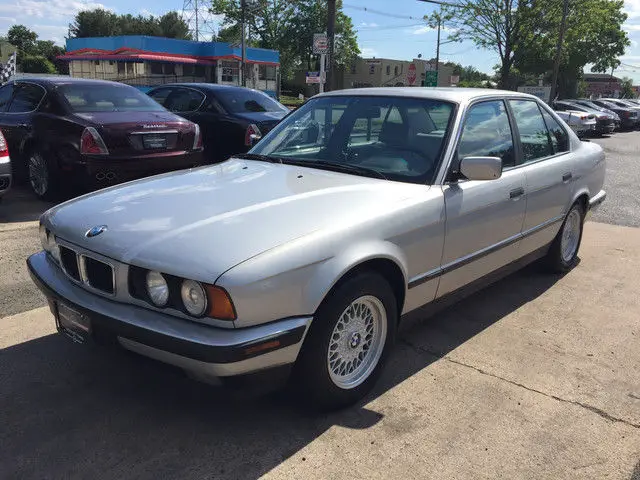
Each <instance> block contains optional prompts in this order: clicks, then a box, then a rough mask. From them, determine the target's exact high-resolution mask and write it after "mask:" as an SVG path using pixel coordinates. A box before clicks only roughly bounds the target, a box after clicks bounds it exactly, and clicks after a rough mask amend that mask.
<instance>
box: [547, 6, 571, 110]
mask: <svg viewBox="0 0 640 480" xmlns="http://www.w3.org/2000/svg"><path fill="white" fill-rule="evenodd" d="M568 14H569V0H564V5H563V7H562V21H561V22H560V32H559V33H558V44H557V45H556V58H555V60H554V62H553V77H552V78H551V95H549V101H551V102H553V101H554V100H555V98H556V95H557V92H558V73H559V72H560V59H561V56H562V42H564V31H565V29H566V27H567V15H568Z"/></svg>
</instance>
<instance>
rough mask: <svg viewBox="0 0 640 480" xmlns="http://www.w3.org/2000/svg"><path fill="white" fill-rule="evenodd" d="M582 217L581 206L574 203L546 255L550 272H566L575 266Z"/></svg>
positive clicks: (582, 208)
mask: <svg viewBox="0 0 640 480" xmlns="http://www.w3.org/2000/svg"><path fill="white" fill-rule="evenodd" d="M584 216H585V211H584V207H583V206H582V204H581V203H580V202H576V203H574V204H573V206H572V207H571V209H570V210H569V213H567V216H566V217H565V219H564V222H563V224H562V228H560V231H559V232H558V235H556V238H555V239H554V240H553V243H552V244H551V247H550V248H549V252H548V253H547V257H546V263H547V266H548V268H549V270H551V271H552V272H555V273H564V272H568V271H569V270H571V269H572V268H573V267H574V266H575V265H576V263H577V261H578V250H579V249H580V243H581V242H582V230H583V227H584Z"/></svg>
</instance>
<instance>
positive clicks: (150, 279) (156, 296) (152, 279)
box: [147, 271, 169, 307]
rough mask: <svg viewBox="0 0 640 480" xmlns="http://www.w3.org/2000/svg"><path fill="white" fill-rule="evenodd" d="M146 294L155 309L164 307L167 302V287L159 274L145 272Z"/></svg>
mask: <svg viewBox="0 0 640 480" xmlns="http://www.w3.org/2000/svg"><path fill="white" fill-rule="evenodd" d="M147 294H149V298H150V299H151V301H152V302H153V304H154V305H155V306H156V307H164V306H165V305H166V304H167V302H168V301H169V285H167V281H166V280H165V279H164V276H162V274H161V273H160V272H153V271H149V272H147Z"/></svg>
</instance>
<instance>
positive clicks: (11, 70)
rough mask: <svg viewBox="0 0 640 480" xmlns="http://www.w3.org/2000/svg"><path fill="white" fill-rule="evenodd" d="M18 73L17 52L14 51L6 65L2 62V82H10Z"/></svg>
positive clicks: (0, 79) (0, 74) (0, 80)
mask: <svg viewBox="0 0 640 480" xmlns="http://www.w3.org/2000/svg"><path fill="white" fill-rule="evenodd" d="M15 74H16V52H13V53H12V54H11V56H10V57H9V60H7V63H5V64H4V65H2V64H0V84H2V83H5V82H8V81H9V79H10V78H11V77H12V76H13V75H15Z"/></svg>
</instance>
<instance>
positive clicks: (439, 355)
mask: <svg viewBox="0 0 640 480" xmlns="http://www.w3.org/2000/svg"><path fill="white" fill-rule="evenodd" d="M400 343H402V344H403V345H406V346H408V347H409V348H411V349H412V350H414V351H416V352H418V353H426V354H428V355H430V356H433V357H437V358H442V359H443V360H446V361H448V362H451V363H455V364H456V365H460V366H462V367H466V368H470V369H472V370H475V371H476V372H478V373H480V374H482V375H487V376H489V377H493V378H495V379H497V380H501V381H503V382H507V383H510V384H511V385H514V386H516V387H520V388H524V389H525V390H528V391H530V392H533V393H537V394H539V395H543V396H545V397H547V398H552V399H554V400H556V401H558V402H562V403H569V404H571V405H576V406H578V407H581V408H584V409H585V410H588V411H590V412H592V413H595V414H596V415H599V416H600V417H602V418H604V419H605V420H608V421H610V422H616V423H623V424H625V425H627V426H629V427H633V428H637V429H640V424H639V423H633V422H630V421H628V420H625V419H624V418H619V417H614V416H613V415H611V414H609V413H607V412H605V411H604V410H602V409H600V408H598V407H594V406H593V405H589V404H587V403H583V402H579V401H577V400H567V399H566V398H562V397H558V396H557V395H552V394H549V393H546V392H543V391H541V390H537V389H535V388H532V387H528V386H526V385H524V384H522V383H519V382H515V381H513V380H509V379H508V378H504V377H501V376H500V375H496V374H494V373H491V372H487V371H486V370H483V369H482V368H479V367H476V366H473V365H469V364H468V363H464V362H461V361H459V360H455V359H453V358H451V357H450V356H448V355H446V354H442V353H437V352H433V351H431V350H429V349H427V348H424V347H419V346H417V345H414V344H412V343H411V342H409V341H407V340H405V339H401V340H400Z"/></svg>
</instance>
